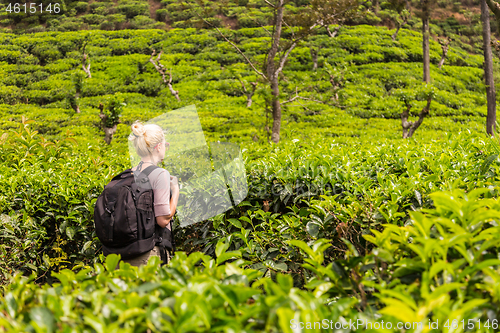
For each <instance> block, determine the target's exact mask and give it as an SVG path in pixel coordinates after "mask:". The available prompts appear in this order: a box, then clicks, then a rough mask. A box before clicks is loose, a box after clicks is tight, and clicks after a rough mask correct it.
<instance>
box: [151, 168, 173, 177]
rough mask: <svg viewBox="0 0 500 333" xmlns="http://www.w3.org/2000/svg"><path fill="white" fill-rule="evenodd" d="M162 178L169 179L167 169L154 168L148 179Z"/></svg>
mask: <svg viewBox="0 0 500 333" xmlns="http://www.w3.org/2000/svg"><path fill="white" fill-rule="evenodd" d="M162 177H167V178H168V177H170V173H169V172H168V170H167V169H163V168H160V167H158V168H156V169H154V170H153V171H152V172H151V173H150V174H149V178H155V179H156V178H162Z"/></svg>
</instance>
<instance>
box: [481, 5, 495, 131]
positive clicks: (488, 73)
mask: <svg viewBox="0 0 500 333" xmlns="http://www.w3.org/2000/svg"><path fill="white" fill-rule="evenodd" d="M487 1H488V3H487ZM488 4H491V5H490V7H494V8H495V10H498V16H497V17H500V8H499V7H500V6H499V5H498V3H496V2H495V3H494V4H495V5H496V6H493V5H494V4H493V0H481V21H482V22H483V52H484V82H485V85H486V100H487V101H488V113H487V116H486V132H487V133H488V134H489V135H493V131H494V129H495V122H496V112H497V111H496V91H495V82H494V80H493V55H492V52H491V27H490V12H489V10H488ZM493 13H495V11H493ZM495 15H497V14H496V13H495Z"/></svg>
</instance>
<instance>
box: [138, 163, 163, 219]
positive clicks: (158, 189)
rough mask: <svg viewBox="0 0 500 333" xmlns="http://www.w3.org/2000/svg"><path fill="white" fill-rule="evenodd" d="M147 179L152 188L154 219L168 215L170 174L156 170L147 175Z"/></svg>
mask: <svg viewBox="0 0 500 333" xmlns="http://www.w3.org/2000/svg"><path fill="white" fill-rule="evenodd" d="M136 169H137V167H134V168H132V170H133V171H135V170H136ZM142 169H143V170H144V169H145V168H144V167H143V168H142ZM148 178H149V182H150V183H151V187H152V188H153V194H154V202H153V206H154V210H155V217H156V216H164V215H170V214H171V211H170V173H169V172H168V171H167V170H165V169H162V168H157V169H154V170H153V171H152V172H151V173H150V174H149V177H148Z"/></svg>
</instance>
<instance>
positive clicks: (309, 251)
mask: <svg viewBox="0 0 500 333" xmlns="http://www.w3.org/2000/svg"><path fill="white" fill-rule="evenodd" d="M286 243H287V244H290V245H292V246H296V247H298V248H299V249H301V250H302V251H304V252H305V253H307V254H308V255H309V256H310V257H311V258H314V251H313V250H312V249H311V248H310V247H309V246H307V244H306V243H304V242H303V241H301V240H296V239H292V240H289V241H286Z"/></svg>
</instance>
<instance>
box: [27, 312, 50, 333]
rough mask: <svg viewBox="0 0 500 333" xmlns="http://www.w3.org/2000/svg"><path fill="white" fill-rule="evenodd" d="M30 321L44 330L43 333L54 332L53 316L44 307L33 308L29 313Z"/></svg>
mask: <svg viewBox="0 0 500 333" xmlns="http://www.w3.org/2000/svg"><path fill="white" fill-rule="evenodd" d="M30 319H31V320H32V321H34V322H35V323H36V324H37V326H38V327H40V328H45V330H44V331H45V332H48V333H50V332H53V331H54V316H53V315H52V312H50V310H49V309H47V308H46V307H35V308H32V309H31V311H30Z"/></svg>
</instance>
